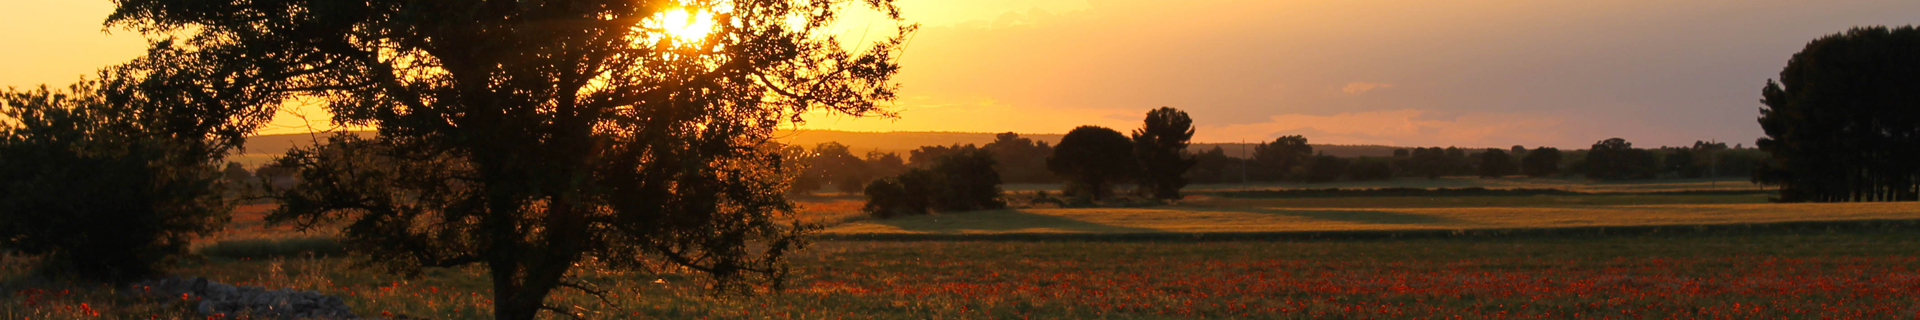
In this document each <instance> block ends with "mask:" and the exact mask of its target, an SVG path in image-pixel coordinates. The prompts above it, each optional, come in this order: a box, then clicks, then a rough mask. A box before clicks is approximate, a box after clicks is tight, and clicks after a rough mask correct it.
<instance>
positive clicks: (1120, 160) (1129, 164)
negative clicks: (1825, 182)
mask: <svg viewBox="0 0 1920 320" xmlns="http://www.w3.org/2000/svg"><path fill="white" fill-rule="evenodd" d="M1192 139H1193V119H1192V118H1191V117H1189V116H1188V115H1187V112H1186V111H1180V110H1179V109H1174V108H1168V107H1161V108H1159V109H1154V110H1151V111H1148V112H1147V118H1146V120H1145V123H1144V124H1143V125H1141V127H1140V128H1139V129H1135V130H1134V131H1133V134H1132V135H1131V136H1129V135H1126V134H1122V133H1120V131H1115V130H1113V129H1108V128H1106V127H1100V126H1080V127H1077V128H1074V129H1073V131H1068V132H1067V135H1066V136H1065V137H1061V138H1060V146H1059V147H1057V148H1054V150H1053V151H1054V152H1053V155H1052V156H1049V157H1047V161H1046V163H1047V169H1049V170H1051V171H1053V172H1054V173H1055V174H1057V175H1059V176H1061V177H1062V178H1065V179H1066V185H1065V186H1063V187H1062V188H1061V191H1062V192H1063V193H1066V194H1068V195H1072V196H1079V197H1087V198H1090V199H1093V200H1100V199H1105V198H1108V197H1111V196H1112V195H1113V188H1114V186H1116V185H1119V184H1121V183H1126V182H1133V183H1134V185H1135V186H1137V187H1138V188H1137V189H1136V194H1139V195H1142V196H1147V197H1152V198H1155V199H1179V198H1180V197H1181V196H1180V189H1181V188H1185V187H1186V186H1187V183H1188V178H1187V171H1188V170H1189V169H1191V168H1193V166H1194V165H1195V164H1197V160H1195V159H1194V158H1193V156H1192V155H1189V154H1186V149H1187V145H1188V144H1189V143H1190V142H1191V140H1192Z"/></svg>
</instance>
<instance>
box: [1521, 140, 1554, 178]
mask: <svg viewBox="0 0 1920 320" xmlns="http://www.w3.org/2000/svg"><path fill="white" fill-rule="evenodd" d="M1560 157H1561V155H1560V149H1556V148H1552V147H1539V148H1534V149H1533V150H1532V151H1527V155H1526V156H1525V157H1522V158H1520V173H1522V174H1526V175H1527V176H1528V177H1534V178H1544V177H1546V176H1550V175H1553V174H1557V173H1560Z"/></svg>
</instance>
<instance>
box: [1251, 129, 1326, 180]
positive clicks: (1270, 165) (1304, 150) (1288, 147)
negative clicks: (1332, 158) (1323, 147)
mask: <svg viewBox="0 0 1920 320" xmlns="http://www.w3.org/2000/svg"><path fill="white" fill-rule="evenodd" d="M1311 157H1313V145H1310V144H1307V137H1304V136H1299V135H1292V136H1284V137H1279V138H1275V139H1273V142H1268V143H1263V144H1256V145H1254V146H1253V159H1251V160H1253V161H1252V163H1253V166H1254V168H1253V169H1251V172H1249V175H1252V176H1253V178H1254V179H1255V180H1261V181H1278V180H1281V179H1286V178H1287V175H1288V174H1289V173H1291V172H1292V171H1293V169H1294V168H1299V167H1302V166H1305V165H1306V164H1307V162H1308V161H1311V160H1312V159H1311Z"/></svg>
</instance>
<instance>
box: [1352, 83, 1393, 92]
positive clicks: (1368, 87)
mask: <svg viewBox="0 0 1920 320" xmlns="http://www.w3.org/2000/svg"><path fill="white" fill-rule="evenodd" d="M1387 88H1393V84H1392V83H1378V82H1354V83H1348V84H1347V86H1346V87H1343V88H1340V91H1341V92H1346V93H1347V94H1362V93H1367V91H1373V89H1387Z"/></svg>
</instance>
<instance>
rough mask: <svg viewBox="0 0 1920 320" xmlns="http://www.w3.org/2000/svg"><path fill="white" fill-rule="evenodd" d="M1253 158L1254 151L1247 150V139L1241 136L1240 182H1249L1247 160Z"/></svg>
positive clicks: (1243, 183)
mask: <svg viewBox="0 0 1920 320" xmlns="http://www.w3.org/2000/svg"><path fill="white" fill-rule="evenodd" d="M1251 159H1253V153H1249V152H1247V139H1246V138H1240V184H1241V185H1246V184H1247V160H1251Z"/></svg>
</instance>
